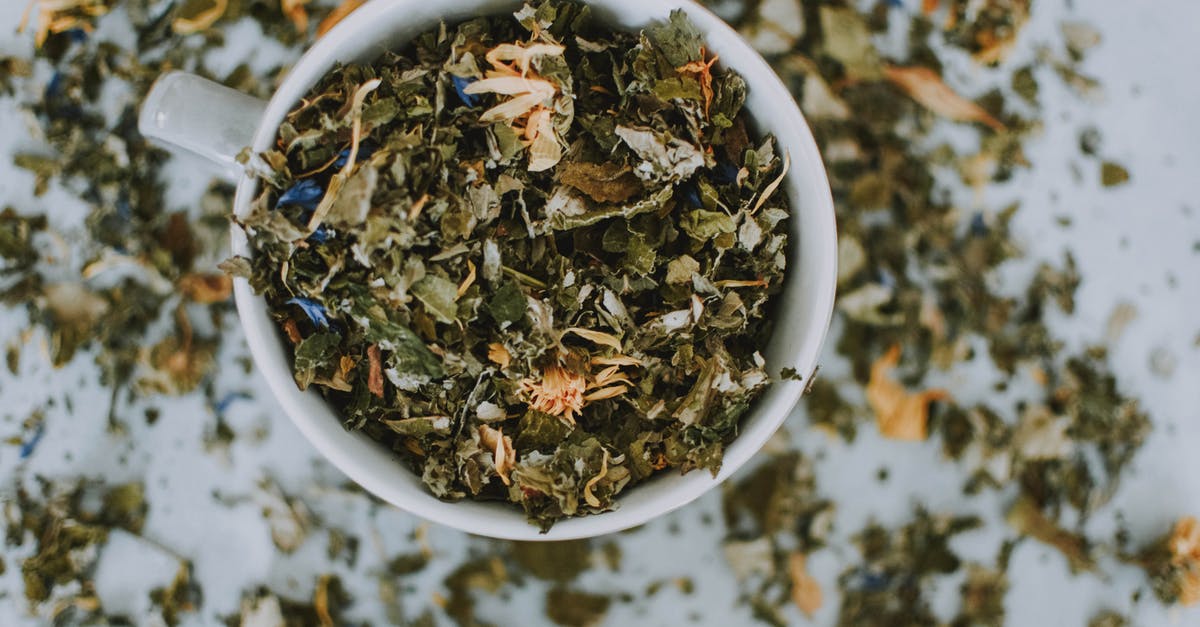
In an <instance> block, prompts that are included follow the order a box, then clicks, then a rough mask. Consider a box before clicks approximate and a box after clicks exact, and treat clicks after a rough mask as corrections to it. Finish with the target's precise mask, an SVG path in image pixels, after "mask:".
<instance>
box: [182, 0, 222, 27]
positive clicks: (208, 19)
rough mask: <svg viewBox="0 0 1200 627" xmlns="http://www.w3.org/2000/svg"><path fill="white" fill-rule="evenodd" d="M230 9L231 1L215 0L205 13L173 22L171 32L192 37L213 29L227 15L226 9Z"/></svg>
mask: <svg viewBox="0 0 1200 627" xmlns="http://www.w3.org/2000/svg"><path fill="white" fill-rule="evenodd" d="M227 8H229V0H213V5H212V6H211V7H209V8H208V9H207V10H205V11H201V12H200V13H198V14H196V15H195V16H193V17H190V18H185V17H177V18H175V21H173V22H171V30H173V31H175V32H176V33H179V34H180V35H190V34H192V33H198V32H200V31H202V30H204V29H206V28H209V27H211V26H212V25H213V24H216V23H217V20H219V19H221V16H223V15H225V9H227Z"/></svg>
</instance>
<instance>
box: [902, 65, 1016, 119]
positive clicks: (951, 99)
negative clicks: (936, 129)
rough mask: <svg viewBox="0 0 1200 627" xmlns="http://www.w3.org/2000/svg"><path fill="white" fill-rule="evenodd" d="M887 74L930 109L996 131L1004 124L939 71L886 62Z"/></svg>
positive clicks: (941, 114) (947, 116)
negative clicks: (945, 81)
mask: <svg viewBox="0 0 1200 627" xmlns="http://www.w3.org/2000/svg"><path fill="white" fill-rule="evenodd" d="M883 75H884V76H885V77H886V78H887V79H888V80H889V81H891V82H892V83H894V84H895V85H896V86H898V87H899V88H900V89H902V90H904V92H905V93H906V94H908V95H909V96H910V97H911V98H912V99H913V100H916V101H917V102H919V103H920V104H921V105H922V106H924V107H925V108H926V109H929V110H930V111H932V112H934V113H936V114H938V115H940V116H942V117H944V118H948V119H951V120H955V121H958V122H981V123H983V124H985V125H987V126H988V127H990V128H991V129H992V130H994V131H1003V130H1004V125H1003V124H1001V123H1000V121H999V120H997V119H996V118H994V117H992V115H991V114H989V113H988V112H987V111H984V110H983V107H980V106H979V105H977V104H975V103H974V102H971V101H970V100H967V99H966V98H963V97H962V96H960V95H958V94H957V93H955V92H954V90H953V89H950V87H949V86H947V85H946V83H944V82H942V77H940V76H938V74H937V72H934V71H933V70H931V69H929V68H926V67H896V66H885V67H884V68H883Z"/></svg>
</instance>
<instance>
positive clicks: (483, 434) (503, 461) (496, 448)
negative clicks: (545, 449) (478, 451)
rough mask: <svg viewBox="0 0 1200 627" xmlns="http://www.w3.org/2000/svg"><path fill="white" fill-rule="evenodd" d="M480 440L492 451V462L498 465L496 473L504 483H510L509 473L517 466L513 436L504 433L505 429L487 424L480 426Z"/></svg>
mask: <svg viewBox="0 0 1200 627" xmlns="http://www.w3.org/2000/svg"><path fill="white" fill-rule="evenodd" d="M479 441H480V442H482V443H483V445H484V446H485V447H487V448H488V449H490V450H491V451H492V463H493V464H494V465H495V466H496V474H497V475H499V476H500V480H501V481H503V482H504V485H510V484H511V483H512V480H511V479H510V478H509V475H511V474H512V471H513V469H514V468H516V467H517V449H515V448H513V443H512V438H510V437H508V436H506V435H504V430H503V429H493V428H491V427H489V426H487V425H480V426H479Z"/></svg>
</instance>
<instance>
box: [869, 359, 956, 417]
mask: <svg viewBox="0 0 1200 627" xmlns="http://www.w3.org/2000/svg"><path fill="white" fill-rule="evenodd" d="M899 363H900V346H898V345H896V346H892V347H891V348H890V349H888V351H887V352H886V353H884V354H883V355H882V356H881V357H880V358H879V359H878V360H876V361H875V363H874V364H873V365H872V366H871V379H870V381H868V382H867V387H866V393H867V403H868V404H870V406H871V410H872V411H873V412H874V413H875V422H876V423H877V424H878V425H879V431H880V433H882V434H883V435H884V436H886V437H889V438H893V439H896V440H924V439H925V437H926V435H927V429H928V423H929V404H930V403H932V402H933V401H939V400H945V399H948V398H950V393H949V392H947V391H946V390H942V389H931V390H924V391H922V392H917V393H911V392H909V391H908V390H906V389H905V388H904V386H903V385H902V384H901V383H900V382H899V381H896V380H895V379H894V378H893V377H892V370H893V369H895V367H896V365H897V364H899Z"/></svg>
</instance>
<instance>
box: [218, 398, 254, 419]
mask: <svg viewBox="0 0 1200 627" xmlns="http://www.w3.org/2000/svg"><path fill="white" fill-rule="evenodd" d="M251 398H253V397H252V396H250V395H249V394H247V393H245V392H230V393H229V394H226V395H225V398H222V399H221V400H219V401H217V404H216V405H215V406H214V407H213V409H215V410H216V411H217V415H218V416H222V415H224V414H225V412H226V411H227V410H228V409H229V406H230V405H232V404H233V403H234V401H248V400H250V399H251Z"/></svg>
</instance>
